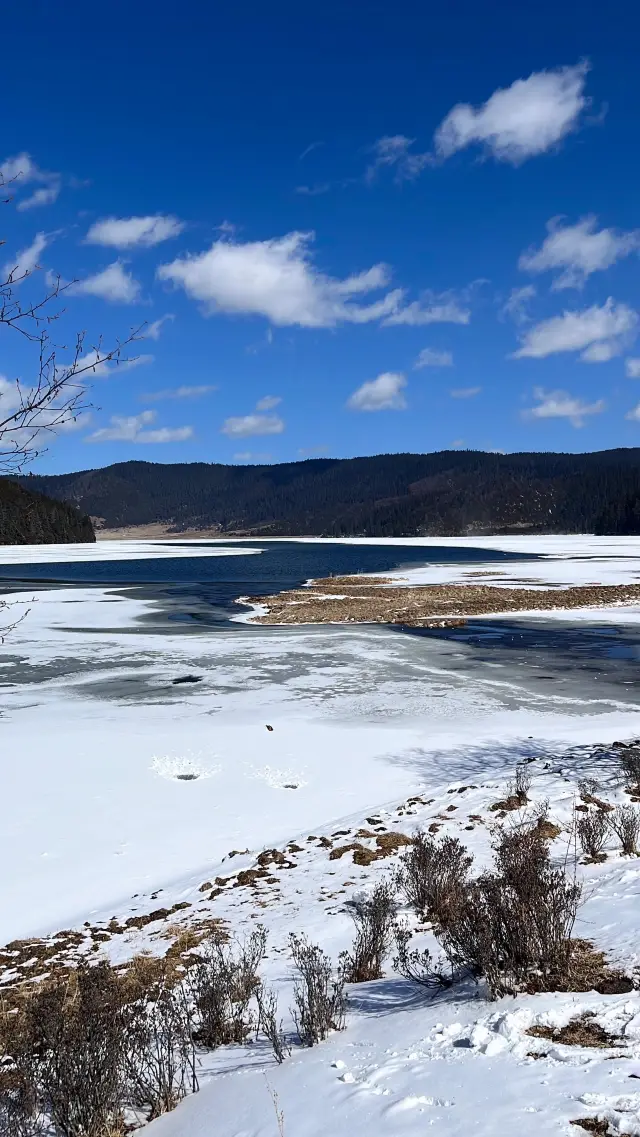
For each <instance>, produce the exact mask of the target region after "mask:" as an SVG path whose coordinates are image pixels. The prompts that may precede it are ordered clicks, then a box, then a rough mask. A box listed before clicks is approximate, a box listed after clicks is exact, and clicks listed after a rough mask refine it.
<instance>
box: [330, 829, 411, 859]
mask: <svg viewBox="0 0 640 1137" xmlns="http://www.w3.org/2000/svg"><path fill="white" fill-rule="evenodd" d="M360 832H361V833H363V831H362V830H361V831H360ZM367 836H370V837H373V836H374V834H373V833H371V834H367ZM375 841H376V848H375V849H369V848H367V846H366V845H363V844H362V843H361V842H360V841H351V842H350V843H349V844H348V845H337V846H336V847H335V848H334V849H332V850H331V852H330V853H329V860H330V861H338V860H340V858H341V857H343V856H344V855H345V853H353V863H354V865H360V866H361V867H365V868H366V866H367V865H371V864H373V862H374V861H380V860H382V859H383V858H384V857H391V856H393V854H394V853H397V851H398V849H401V848H402V847H403V846H404V845H412V844H413V838H411V837H407V835H406V833H395V832H390V833H378V834H377V835H375Z"/></svg>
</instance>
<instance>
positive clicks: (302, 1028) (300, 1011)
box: [289, 935, 346, 1046]
mask: <svg viewBox="0 0 640 1137" xmlns="http://www.w3.org/2000/svg"><path fill="white" fill-rule="evenodd" d="M289 944H290V947H291V957H292V959H293V963H294V966H295V968H296V971H297V972H298V975H297V977H296V982H295V986H294V1000H295V1008H293V1018H294V1022H295V1024H296V1029H297V1031H298V1037H299V1039H300V1042H301V1043H302V1044H303V1045H304V1046H313V1045H314V1043H316V1042H322V1041H323V1039H325V1038H326V1037H327V1035H328V1034H329V1031H332V1030H342V1029H343V1027H344V1015H345V1005H346V999H345V994H344V977H343V975H342V974H341V972H338V974H337V975H336V976H334V975H333V967H332V965H331V960H330V959H329V957H328V956H327V955H325V953H324V952H323V951H322V948H320V947H318V946H317V945H316V944H312V943H310V942H309V940H308V939H307V937H306V936H295V935H291V936H290V937H289Z"/></svg>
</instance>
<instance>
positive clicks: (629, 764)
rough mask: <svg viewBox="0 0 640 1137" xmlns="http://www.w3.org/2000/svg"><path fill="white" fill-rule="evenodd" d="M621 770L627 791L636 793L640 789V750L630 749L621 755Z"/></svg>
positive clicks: (636, 748)
mask: <svg viewBox="0 0 640 1137" xmlns="http://www.w3.org/2000/svg"><path fill="white" fill-rule="evenodd" d="M620 769H621V771H622V775H623V777H624V780H625V785H626V786H627V789H629V790H632V791H635V790H638V789H639V788H640V748H638V747H629V749H627V750H623V751H622V753H621V754H620Z"/></svg>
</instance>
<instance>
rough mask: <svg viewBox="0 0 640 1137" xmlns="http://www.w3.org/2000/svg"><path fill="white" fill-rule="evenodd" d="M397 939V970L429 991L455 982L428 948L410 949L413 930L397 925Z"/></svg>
mask: <svg viewBox="0 0 640 1137" xmlns="http://www.w3.org/2000/svg"><path fill="white" fill-rule="evenodd" d="M395 939H396V950H397V953H398V954H397V955H396V956H395V958H394V960H393V967H394V970H395V971H398V972H399V973H400V975H403V976H404V978H405V979H410V980H411V982H412V983H417V984H418V985H419V986H420V987H425V988H426V989H427V990H428V991H439V990H442V989H443V988H445V987H450V986H451V984H452V982H453V979H452V977H451V975H446V974H445V972H444V970H443V968H442V967H440V966H438V965H436V964H435V963H434V961H433V957H432V955H431V952H430V951H429V950H428V949H427V948H424V950H423V951H418V950H417V949H414V950H413V951H409V943H410V941H411V932H410V931H409V929H408V928H407V927H402V926H400V925H398V926H396V928H395Z"/></svg>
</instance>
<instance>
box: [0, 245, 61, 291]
mask: <svg viewBox="0 0 640 1137" xmlns="http://www.w3.org/2000/svg"><path fill="white" fill-rule="evenodd" d="M50 240H51V238H50V236H48V235H47V234H46V233H36V236H35V237H34V238H33V241H32V242H31V244H30V245H27V247H26V249H21V250H20V252H19V253H16V255H15V257H14V258H13V259H12V260H9V261H7V262H6V264H5V266H4V268H3V269H2V275H3V276H4V277H7V278H8V277H9V276H13V279H14V281H15V282H16V283H19V282H20V280H21V279H22V278H23V277H25V276H30V275H31V273H32V272H34V270H35V269H36V268H39V258H40V254H41V253H42V252H44V250H45V249H46V247H47V245H48V244H49V241H50Z"/></svg>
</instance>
